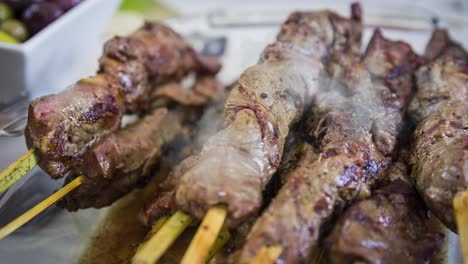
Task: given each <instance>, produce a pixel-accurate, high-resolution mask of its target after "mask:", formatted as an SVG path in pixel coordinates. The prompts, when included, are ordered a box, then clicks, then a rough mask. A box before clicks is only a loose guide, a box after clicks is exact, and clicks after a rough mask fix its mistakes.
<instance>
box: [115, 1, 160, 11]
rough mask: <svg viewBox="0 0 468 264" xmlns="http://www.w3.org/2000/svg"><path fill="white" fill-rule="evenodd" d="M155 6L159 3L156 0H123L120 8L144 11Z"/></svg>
mask: <svg viewBox="0 0 468 264" xmlns="http://www.w3.org/2000/svg"><path fill="white" fill-rule="evenodd" d="M155 6H157V5H156V3H155V1H154V0H123V1H122V4H121V5H120V10H122V11H137V12H144V11H147V10H148V9H152V8H155Z"/></svg>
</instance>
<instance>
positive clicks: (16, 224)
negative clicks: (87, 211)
mask: <svg viewBox="0 0 468 264" xmlns="http://www.w3.org/2000/svg"><path fill="white" fill-rule="evenodd" d="M82 182H83V178H82V176H79V177H77V178H76V179H74V180H73V181H71V182H70V183H68V184H67V185H65V186H64V187H63V188H62V189H60V190H58V191H57V192H55V193H54V194H52V195H51V196H49V197H48V198H46V199H45V200H44V201H42V202H40V203H39V204H37V205H36V206H34V207H33V208H32V209H29V210H28V211H26V212H25V213H24V214H22V215H21V216H19V217H18V218H16V219H15V220H13V221H12V222H10V223H9V224H7V225H6V226H4V227H3V228H2V229H0V240H1V239H3V238H5V237H6V236H8V235H9V234H11V233H13V232H14V231H15V230H16V229H18V228H20V227H21V226H23V225H24V224H25V223H27V222H28V221H30V220H31V219H33V218H34V217H35V216H37V215H38V214H40V213H42V212H43V211H44V210H45V209H47V208H49V207H50V206H51V205H53V204H55V203H56V202H57V201H58V200H60V199H61V198H62V197H64V196H65V195H67V194H68V193H69V192H71V191H73V190H74V189H75V188H77V187H78V186H80V185H81V183H82Z"/></svg>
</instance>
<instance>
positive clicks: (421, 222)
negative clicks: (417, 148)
mask: <svg viewBox="0 0 468 264" xmlns="http://www.w3.org/2000/svg"><path fill="white" fill-rule="evenodd" d="M397 170H400V169H399V168H397ZM391 171H392V172H395V170H391ZM399 174H400V177H403V178H406V176H407V175H406V174H407V172H406V170H405V171H401V170H400V171H399ZM428 222H429V218H428V214H427V211H426V209H425V207H424V204H423V203H422V201H421V200H420V198H419V197H418V195H417V193H416V191H415V190H414V189H413V187H412V186H411V185H410V184H409V183H407V182H405V181H403V180H400V179H397V180H396V181H394V182H393V183H391V184H390V185H387V186H386V187H384V188H382V189H380V190H378V191H376V192H375V193H374V194H373V195H372V196H371V197H370V198H367V199H364V200H361V201H359V202H356V203H354V204H352V205H351V207H349V208H348V209H346V211H345V213H344V214H343V215H342V216H341V217H340V219H339V220H338V223H337V224H336V225H335V227H334V229H333V231H332V233H331V235H330V237H328V238H327V241H326V243H325V245H326V248H327V250H326V251H327V255H328V258H329V259H328V260H327V263H340V264H341V263H343V264H344V263H350V264H352V263H356V262H362V263H369V264H370V263H375V264H376V263H379V264H380V263H381V264H384V263H414V264H423V263H429V261H430V259H431V258H432V256H434V255H435V254H436V253H437V252H438V251H439V250H440V248H441V246H442V242H443V238H444V236H443V235H442V234H440V233H433V232H429V230H428Z"/></svg>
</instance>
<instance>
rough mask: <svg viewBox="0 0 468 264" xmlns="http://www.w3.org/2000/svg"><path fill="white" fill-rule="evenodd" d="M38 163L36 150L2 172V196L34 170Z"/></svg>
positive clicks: (0, 179) (0, 184)
mask: <svg viewBox="0 0 468 264" xmlns="http://www.w3.org/2000/svg"><path fill="white" fill-rule="evenodd" d="M37 162H38V158H37V156H36V154H35V153H34V149H30V150H29V151H28V152H26V153H25V154H23V156H21V157H20V158H19V159H17V160H16V161H15V162H13V163H12V164H10V166H8V167H7V168H6V169H4V170H3V171H2V172H0V194H2V193H4V192H5V191H6V190H7V189H8V188H10V186H12V185H13V184H14V183H15V182H17V181H18V180H19V179H21V178H22V177H23V176H24V175H26V174H27V173H28V172H29V171H30V170H32V169H33V168H34V167H35V166H36V165H37Z"/></svg>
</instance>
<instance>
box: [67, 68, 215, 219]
mask: <svg viewBox="0 0 468 264" xmlns="http://www.w3.org/2000/svg"><path fill="white" fill-rule="evenodd" d="M200 85H209V86H213V87H207V88H205V90H207V91H211V94H208V93H205V95H201V94H198V93H197V90H195V88H196V87H199V86H200ZM197 89H200V88H197ZM221 89H222V87H221V85H220V83H219V82H218V81H217V80H216V79H215V78H214V77H203V78H200V81H197V82H196V83H195V84H194V85H193V87H192V88H191V89H187V88H183V90H177V94H176V93H173V92H172V91H171V92H170V94H166V95H164V94H162V93H161V94H159V96H158V98H157V99H155V100H162V99H163V97H167V98H164V100H167V99H169V100H174V101H175V102H176V104H175V105H176V106H175V107H171V108H170V109H168V108H166V107H160V108H156V109H154V110H153V111H152V112H151V113H148V114H147V115H145V116H144V117H142V118H141V119H140V120H138V121H137V122H136V123H134V124H131V125H129V126H128V127H125V128H123V129H121V130H119V131H117V132H115V133H113V134H110V135H107V136H105V137H103V138H102V139H101V141H100V142H98V143H96V144H95V145H94V146H93V147H92V148H91V149H89V150H88V151H87V152H86V153H85V154H83V156H82V159H83V165H82V166H81V168H79V169H76V171H77V172H79V174H82V175H83V176H84V178H83V184H82V185H81V186H80V187H78V188H77V189H76V190H74V191H73V192H72V193H70V194H69V195H67V196H66V197H65V198H64V199H63V201H62V203H61V205H62V206H64V207H66V208H67V209H68V210H70V211H76V210H78V209H83V208H89V207H95V208H100V207H104V206H108V205H110V204H112V203H113V202H114V201H116V200H117V199H119V198H120V197H122V196H123V195H125V194H127V193H128V192H130V191H131V190H133V189H135V188H136V187H138V186H141V185H143V184H144V183H145V182H146V181H148V180H149V179H150V178H151V176H153V173H154V171H155V169H157V166H158V164H159V162H160V160H161V159H162V158H163V157H162V155H164V156H168V155H170V154H169V153H168V152H171V151H172V152H177V153H178V152H182V151H184V147H186V146H187V144H188V142H190V141H193V138H191V137H192V134H193V133H195V132H196V131H198V130H199V129H198V128H197V127H196V126H195V124H196V122H197V120H198V119H199V118H200V117H201V116H202V114H203V112H204V111H205V110H206V109H209V108H211V106H209V104H211V103H212V102H213V100H212V99H213V98H216V97H217V95H219V94H220V93H221V92H222V91H221ZM186 94H196V95H197V96H199V97H202V98H204V100H203V105H202V104H200V102H199V101H198V100H197V101H196V104H193V103H192V102H190V100H188V101H187V100H185V99H186V98H187V95H186ZM180 98H184V100H185V101H184V102H183V103H180V101H181V100H180ZM217 98H219V97H217ZM194 105H195V106H194ZM76 175H78V173H73V174H72V175H71V176H69V177H67V182H69V181H71V180H72V179H73V178H75V176H76ZM160 180H161V179H160Z"/></svg>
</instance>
